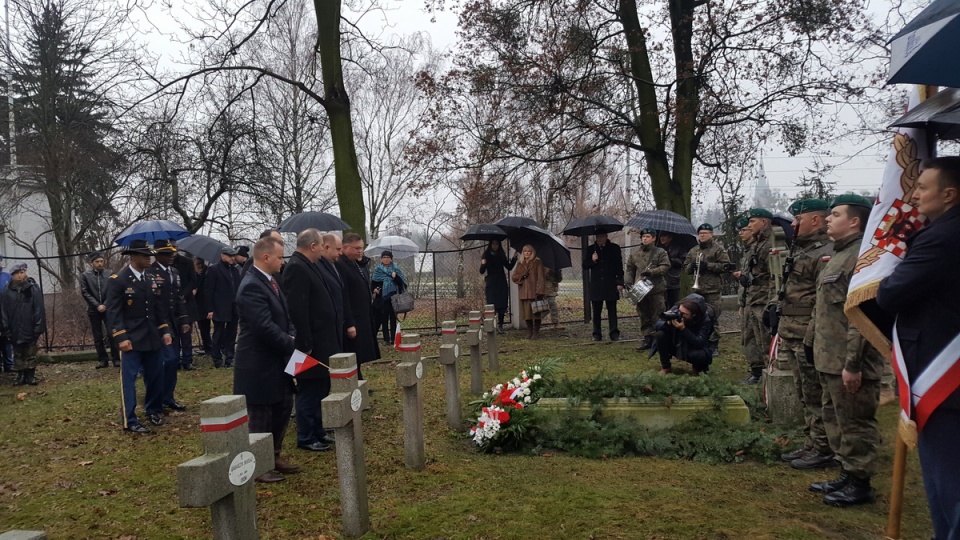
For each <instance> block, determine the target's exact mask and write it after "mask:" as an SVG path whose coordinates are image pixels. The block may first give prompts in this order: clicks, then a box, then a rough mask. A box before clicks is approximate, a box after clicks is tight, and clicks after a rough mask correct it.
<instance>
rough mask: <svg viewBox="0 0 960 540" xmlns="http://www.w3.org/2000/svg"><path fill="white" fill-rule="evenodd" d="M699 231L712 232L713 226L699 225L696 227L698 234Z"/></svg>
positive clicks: (707, 224)
mask: <svg viewBox="0 0 960 540" xmlns="http://www.w3.org/2000/svg"><path fill="white" fill-rule="evenodd" d="M700 231H710V232H713V225H711V224H709V223H701V224H700V226H699V227H697V232H700Z"/></svg>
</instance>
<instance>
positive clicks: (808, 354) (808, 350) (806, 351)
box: [803, 345, 813, 366]
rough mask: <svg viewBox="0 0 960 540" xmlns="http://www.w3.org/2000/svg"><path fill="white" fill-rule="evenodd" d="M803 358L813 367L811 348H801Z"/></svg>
mask: <svg viewBox="0 0 960 540" xmlns="http://www.w3.org/2000/svg"><path fill="white" fill-rule="evenodd" d="M803 356H805V357H806V358H807V363H808V364H810V365H811V366H812V365H813V347H807V346H806V345H804V346H803Z"/></svg>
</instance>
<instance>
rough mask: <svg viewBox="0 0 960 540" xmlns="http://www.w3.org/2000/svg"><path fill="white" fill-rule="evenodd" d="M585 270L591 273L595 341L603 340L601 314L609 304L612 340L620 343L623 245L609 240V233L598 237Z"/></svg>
mask: <svg viewBox="0 0 960 540" xmlns="http://www.w3.org/2000/svg"><path fill="white" fill-rule="evenodd" d="M583 269H584V270H589V271H590V286H589V289H588V293H589V294H588V297H589V300H590V304H591V306H592V307H593V340H594V341H600V340H602V339H603V332H602V331H601V330H600V314H601V313H602V311H603V304H604V302H606V304H607V318H608V319H609V324H610V341H620V328H618V327H617V300H618V299H619V298H620V291H622V290H623V255H621V253H620V246H618V245H617V244H614V243H613V242H610V241H608V240H607V235H606V233H601V234H598V235H597V238H596V241H595V242H594V243H593V244H592V245H591V246H590V247H588V248H587V249H586V250H585V251H584V252H583Z"/></svg>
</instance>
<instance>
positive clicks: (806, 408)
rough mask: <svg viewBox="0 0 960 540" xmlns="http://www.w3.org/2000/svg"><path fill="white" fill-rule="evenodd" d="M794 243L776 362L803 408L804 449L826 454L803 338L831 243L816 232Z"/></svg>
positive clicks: (816, 384) (817, 392) (818, 394)
mask: <svg viewBox="0 0 960 540" xmlns="http://www.w3.org/2000/svg"><path fill="white" fill-rule="evenodd" d="M795 242H796V244H795V246H796V247H795V248H794V254H793V259H794V262H793V270H792V271H791V272H790V275H789V276H788V277H787V281H786V288H785V292H784V296H783V300H782V301H781V302H780V306H781V309H782V312H781V315H780V326H779V330H778V332H777V334H778V335H779V336H780V349H779V353H780V360H781V361H782V362H783V363H785V364H787V365H788V366H789V368H790V370H791V371H793V377H794V382H795V383H796V386H797V396H798V397H799V398H800V404H801V405H803V420H804V424H805V427H804V434H805V435H806V440H805V441H804V447H805V448H808V449H814V450H816V451H817V452H818V453H820V454H824V455H826V454H831V453H832V451H831V450H830V444H829V443H828V442H827V433H826V431H825V430H824V427H823V403H822V400H823V390H822V389H821V387H820V378H819V375H818V374H817V369H816V367H815V366H814V365H813V364H810V363H808V362H807V359H806V354H804V351H803V338H804V336H805V334H806V332H807V328H808V327H809V326H810V323H811V320H812V319H811V315H812V313H813V307H814V304H815V303H816V301H817V276H818V275H820V270H821V269H822V268H823V267H824V266H825V265H826V264H827V262H828V261H829V260H830V256H831V254H832V253H833V244H832V243H831V242H830V238H829V237H828V236H827V235H826V234H822V233H819V232H817V233H812V234H808V235H805V236H801V237H798V238H797V239H796V241H795Z"/></svg>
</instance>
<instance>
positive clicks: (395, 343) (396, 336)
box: [393, 321, 403, 350]
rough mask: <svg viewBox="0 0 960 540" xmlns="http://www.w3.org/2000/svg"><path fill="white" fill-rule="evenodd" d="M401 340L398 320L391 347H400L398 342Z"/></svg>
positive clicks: (401, 335)
mask: <svg viewBox="0 0 960 540" xmlns="http://www.w3.org/2000/svg"><path fill="white" fill-rule="evenodd" d="M402 341H403V334H402V333H400V321H397V331H396V332H394V334H393V348H394V349H398V350H399V349H400V343H401V342H402Z"/></svg>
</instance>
